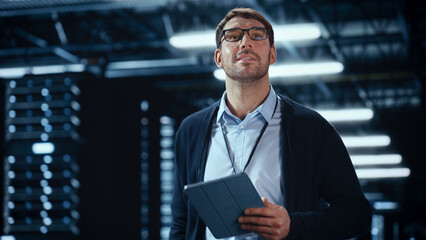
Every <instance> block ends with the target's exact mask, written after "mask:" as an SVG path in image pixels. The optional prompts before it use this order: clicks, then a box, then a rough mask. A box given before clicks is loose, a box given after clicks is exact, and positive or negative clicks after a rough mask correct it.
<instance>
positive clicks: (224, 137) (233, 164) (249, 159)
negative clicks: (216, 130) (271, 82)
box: [220, 97, 278, 174]
mask: <svg viewBox="0 0 426 240" xmlns="http://www.w3.org/2000/svg"><path fill="white" fill-rule="evenodd" d="M277 106H278V97H277V100H276V101H275V107H274V112H273V113H272V117H273V116H274V114H275V111H276V110H277ZM268 125H269V123H268V121H266V122H265V125H263V128H262V130H261V131H260V134H259V136H258V137H257V140H256V143H255V144H254V147H253V149H252V150H251V153H250V156H249V158H248V160H247V163H246V165H245V166H244V169H243V172H245V170H246V168H247V167H248V165H249V164H250V162H251V159H252V158H253V155H254V152H255V151H256V148H257V145H259V142H260V139H262V136H263V134H264V133H265V130H266V128H267V127H268ZM220 127H221V128H222V135H223V139H224V140H225V144H226V150H227V151H228V156H229V161H231V165H232V170H234V174H237V171H236V170H235V160H234V161H233V160H232V156H231V151H230V146H229V143H228V139H227V138H226V136H225V129H224V128H223V124H222V123H221V124H220Z"/></svg>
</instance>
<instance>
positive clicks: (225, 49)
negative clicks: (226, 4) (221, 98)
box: [215, 17, 276, 83]
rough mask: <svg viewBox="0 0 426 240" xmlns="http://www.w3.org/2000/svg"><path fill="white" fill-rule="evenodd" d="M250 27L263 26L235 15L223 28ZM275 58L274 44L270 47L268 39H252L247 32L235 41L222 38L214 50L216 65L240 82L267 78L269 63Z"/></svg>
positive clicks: (255, 21) (273, 61)
mask: <svg viewBox="0 0 426 240" xmlns="http://www.w3.org/2000/svg"><path fill="white" fill-rule="evenodd" d="M252 27H265V26H264V25H263V24H262V23H260V22H259V21H257V20H254V19H244V18H240V17H235V18H232V19H231V20H229V22H227V23H226V24H225V26H224V28H223V29H224V30H226V29H230V28H241V29H249V28H252ZM275 59H276V52H275V46H272V47H270V46H269V40H268V39H265V40H261V41H255V40H252V39H251V38H250V37H249V36H248V33H247V32H245V33H244V36H243V38H242V39H241V40H239V41H237V42H228V41H225V40H223V42H222V44H221V49H217V50H216V52H215V61H216V64H217V66H218V67H220V68H223V70H224V71H225V73H226V75H227V76H228V77H229V78H231V79H233V80H236V81H238V82H241V83H249V82H255V81H258V80H260V79H262V78H264V77H266V78H267V74H268V68H269V65H270V64H273V63H275Z"/></svg>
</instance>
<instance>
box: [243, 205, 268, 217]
mask: <svg viewBox="0 0 426 240" xmlns="http://www.w3.org/2000/svg"><path fill="white" fill-rule="evenodd" d="M244 214H245V215H256V216H264V217H274V210H273V209H271V208H265V207H261V208H247V209H246V210H244Z"/></svg>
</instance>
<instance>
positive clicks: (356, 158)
mask: <svg viewBox="0 0 426 240" xmlns="http://www.w3.org/2000/svg"><path fill="white" fill-rule="evenodd" d="M351 160H352V163H353V165H354V166H365V165H390V164H400V163H401V161H402V156H401V155H399V154H377V155H351Z"/></svg>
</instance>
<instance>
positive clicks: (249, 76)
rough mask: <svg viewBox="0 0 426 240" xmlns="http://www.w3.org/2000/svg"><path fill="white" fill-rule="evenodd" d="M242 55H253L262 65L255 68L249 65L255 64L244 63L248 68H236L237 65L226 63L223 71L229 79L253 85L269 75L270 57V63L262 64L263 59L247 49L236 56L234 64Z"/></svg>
mask: <svg viewBox="0 0 426 240" xmlns="http://www.w3.org/2000/svg"><path fill="white" fill-rule="evenodd" d="M241 54H251V55H253V56H255V57H256V61H257V62H258V63H260V65H258V66H256V67H255V68H253V67H251V66H249V65H252V64H254V63H243V65H246V66H247V67H244V66H236V65H235V64H232V63H231V64H229V63H224V64H223V70H224V71H225V73H226V75H227V76H228V77H229V78H231V79H233V80H236V81H238V82H240V83H252V82H256V81H258V80H259V79H261V78H263V77H264V76H265V75H266V74H267V73H268V69H269V56H268V61H267V62H266V63H262V59H261V58H260V56H259V55H258V54H256V53H255V52H253V51H252V50H250V49H246V50H243V51H242V52H240V53H239V54H237V55H235V56H234V57H233V58H232V60H233V62H237V57H238V56H239V55H241ZM250 67H251V68H250Z"/></svg>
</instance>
